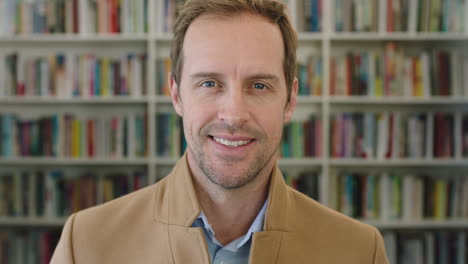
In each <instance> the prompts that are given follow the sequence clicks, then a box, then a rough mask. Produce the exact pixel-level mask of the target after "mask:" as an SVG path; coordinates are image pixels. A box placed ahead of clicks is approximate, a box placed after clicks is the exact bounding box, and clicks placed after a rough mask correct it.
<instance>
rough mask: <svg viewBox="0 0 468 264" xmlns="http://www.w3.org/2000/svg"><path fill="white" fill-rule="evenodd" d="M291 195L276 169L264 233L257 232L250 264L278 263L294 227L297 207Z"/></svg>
mask: <svg viewBox="0 0 468 264" xmlns="http://www.w3.org/2000/svg"><path fill="white" fill-rule="evenodd" d="M290 195H291V193H289V192H288V191H287V187H286V183H285V182H284V178H283V175H282V174H281V171H280V170H279V169H278V167H275V169H274V171H273V173H272V175H271V180H270V188H269V193H268V197H269V198H268V199H269V201H270V202H269V203H268V208H267V211H266V212H265V214H266V215H265V222H264V223H263V230H264V231H262V232H257V233H255V234H254V236H253V241H252V246H251V248H250V259H249V263H255V264H263V263H265V264H267V263H268V264H272V263H277V260H278V255H279V253H280V251H281V242H282V240H283V238H284V236H285V235H287V234H288V233H289V232H290V231H291V229H292V228H293V227H294V226H293V220H294V219H293V215H294V213H293V212H294V210H295V206H294V203H293V202H292V201H293V199H292V197H290Z"/></svg>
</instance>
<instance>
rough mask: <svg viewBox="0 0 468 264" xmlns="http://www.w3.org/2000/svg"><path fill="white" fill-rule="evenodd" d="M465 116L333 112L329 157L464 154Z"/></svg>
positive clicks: (459, 155) (436, 156)
mask: <svg viewBox="0 0 468 264" xmlns="http://www.w3.org/2000/svg"><path fill="white" fill-rule="evenodd" d="M467 118H468V116H467V115H466V114H465V115H462V114H460V113H456V114H450V113H432V112H429V113H404V112H383V113H374V112H366V113H337V114H335V115H334V116H333V117H332V120H331V122H332V124H331V156H332V157H335V158H362V159H380V160H382V159H399V158H453V157H462V156H463V157H466V156H468V152H467V150H468V148H467V144H468V142H467V140H468V137H467V134H468V132H467V129H468V124H467V122H468V120H467ZM462 124H463V125H462Z"/></svg>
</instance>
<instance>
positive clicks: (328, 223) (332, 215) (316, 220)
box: [288, 187, 376, 238]
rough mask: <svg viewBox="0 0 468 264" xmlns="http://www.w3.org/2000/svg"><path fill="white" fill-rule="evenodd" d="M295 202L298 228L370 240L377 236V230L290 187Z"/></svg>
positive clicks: (295, 220)
mask: <svg viewBox="0 0 468 264" xmlns="http://www.w3.org/2000/svg"><path fill="white" fill-rule="evenodd" d="M288 189H289V191H290V192H291V194H292V197H293V200H294V207H295V210H294V222H295V225H296V227H297V228H299V229H305V232H307V230H316V229H320V230H321V232H325V233H328V234H336V235H353V236H358V237H359V236H362V237H365V238H368V237H369V236H374V235H375V232H376V231H375V230H376V229H375V228H374V227H372V226H370V225H367V224H365V223H362V222H359V221H357V220H355V219H353V218H351V217H348V216H346V215H344V214H341V213H339V212H337V211H335V210H333V209H331V208H329V207H327V206H325V205H323V204H321V203H319V202H317V201H316V200H313V199H311V198H310V197H308V196H306V195H304V194H302V193H300V192H298V191H296V190H294V189H292V188H290V187H288Z"/></svg>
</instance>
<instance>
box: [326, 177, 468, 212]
mask: <svg viewBox="0 0 468 264" xmlns="http://www.w3.org/2000/svg"><path fill="white" fill-rule="evenodd" d="M442 176H443V175H432V176H430V175H421V174H412V173H396V172H372V173H369V172H368V173H353V172H344V171H341V172H337V173H336V175H335V176H334V177H336V178H335V179H333V181H335V182H334V183H333V184H334V185H336V186H335V188H334V189H335V191H334V192H333V193H334V195H335V197H333V200H334V202H335V203H336V208H337V209H338V210H339V211H340V212H342V213H344V214H346V215H348V216H351V217H354V218H360V219H380V220H389V219H403V220H422V219H437V220H443V219H461V218H465V219H468V179H467V178H466V177H464V176H465V175H455V176H454V175H451V177H442ZM457 176H458V177H457Z"/></svg>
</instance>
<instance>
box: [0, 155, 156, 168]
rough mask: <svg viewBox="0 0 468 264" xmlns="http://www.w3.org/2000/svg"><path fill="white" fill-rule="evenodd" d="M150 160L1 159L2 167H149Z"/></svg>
mask: <svg viewBox="0 0 468 264" xmlns="http://www.w3.org/2000/svg"><path fill="white" fill-rule="evenodd" d="M148 163H149V162H148V159H146V158H135V159H72V158H32V157H19V158H0V165H22V166H25V165H99V166H101V165H148Z"/></svg>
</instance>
